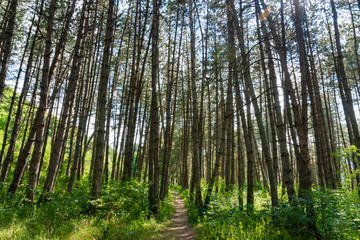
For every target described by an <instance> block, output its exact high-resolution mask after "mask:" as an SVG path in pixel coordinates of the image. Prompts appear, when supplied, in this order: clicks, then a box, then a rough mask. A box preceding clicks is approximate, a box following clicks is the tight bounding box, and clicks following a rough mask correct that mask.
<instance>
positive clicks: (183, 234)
mask: <svg viewBox="0 0 360 240" xmlns="http://www.w3.org/2000/svg"><path fill="white" fill-rule="evenodd" d="M174 207H175V214H174V216H173V217H172V219H171V220H172V222H173V224H172V226H171V227H169V228H168V229H167V230H165V231H164V233H163V237H164V238H163V239H176V240H180V239H181V240H182V239H186V240H188V239H195V232H194V230H193V228H192V227H191V226H190V224H189V218H188V216H187V210H186V207H185V205H184V201H183V200H182V199H181V198H180V197H179V194H178V193H177V192H176V193H175V206H174Z"/></svg>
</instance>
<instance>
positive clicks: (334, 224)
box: [180, 180, 360, 239]
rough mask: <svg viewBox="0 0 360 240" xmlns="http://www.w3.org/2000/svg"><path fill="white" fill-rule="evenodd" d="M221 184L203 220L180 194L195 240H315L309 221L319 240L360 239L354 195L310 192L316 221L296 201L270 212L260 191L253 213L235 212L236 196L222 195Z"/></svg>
mask: <svg viewBox="0 0 360 240" xmlns="http://www.w3.org/2000/svg"><path fill="white" fill-rule="evenodd" d="M223 184H224V183H223V181H221V180H220V181H219V183H218V186H220V187H219V188H218V192H214V193H213V195H212V197H211V202H210V204H209V206H208V209H207V212H206V213H205V214H204V215H203V216H200V215H199V212H198V210H197V209H196V206H195V204H194V203H193V202H191V201H190V200H189V197H188V196H189V192H188V190H180V195H181V197H183V198H185V203H186V206H187V208H188V215H189V218H190V221H191V222H192V224H194V225H195V226H196V227H197V232H198V238H199V239H315V238H316V236H315V233H314V232H313V231H310V230H309V228H308V224H309V223H310V222H311V221H314V222H316V226H317V230H318V234H319V237H320V238H323V239H360V238H359V236H360V219H359V216H360V208H359V207H358V205H359V204H358V201H359V198H358V196H357V192H356V191H339V190H338V191H333V190H332V191H331V190H327V189H326V190H324V191H321V190H319V189H314V191H313V193H312V194H313V200H312V201H313V202H312V204H313V205H314V208H315V216H316V218H311V217H309V216H308V215H307V211H306V206H307V205H308V204H309V202H306V201H304V200H299V201H297V202H296V203H294V204H292V205H290V204H289V203H287V202H285V201H283V202H281V203H280V205H279V207H276V208H273V207H271V206H270V205H269V198H268V194H264V191H265V190H263V189H262V190H261V191H257V192H256V193H255V204H254V210H253V211H246V210H242V209H239V206H238V196H239V192H238V191H237V190H236V189H233V191H231V192H225V191H222V187H221V186H222V185H223ZM245 199H246V198H245Z"/></svg>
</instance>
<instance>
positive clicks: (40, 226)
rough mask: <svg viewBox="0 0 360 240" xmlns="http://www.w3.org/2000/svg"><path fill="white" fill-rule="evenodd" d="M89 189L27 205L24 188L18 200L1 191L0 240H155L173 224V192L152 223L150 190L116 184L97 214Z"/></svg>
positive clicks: (132, 184) (99, 202)
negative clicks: (91, 211)
mask: <svg viewBox="0 0 360 240" xmlns="http://www.w3.org/2000/svg"><path fill="white" fill-rule="evenodd" d="M89 185H90V184H88V183H82V185H81V186H78V187H77V188H76V189H74V192H73V193H72V194H71V195H70V194H68V193H66V192H65V191H64V189H57V190H56V191H55V192H54V194H52V196H51V199H50V201H47V202H44V203H41V204H23V202H22V198H21V197H20V196H22V194H21V193H22V191H24V189H20V191H19V193H18V194H17V195H16V196H15V198H9V197H7V196H6V192H5V190H4V188H3V189H1V198H0V199H4V200H3V201H2V202H1V204H0V239H151V238H153V239H156V236H157V235H159V234H160V232H161V231H162V230H163V229H164V228H166V227H167V226H169V224H170V223H169V219H170V217H171V216H172V214H173V211H174V210H173V206H172V205H171V202H172V199H173V195H172V194H171V193H170V195H169V196H168V197H167V198H166V199H165V200H164V201H163V202H162V203H161V205H160V212H159V216H158V217H157V218H150V219H148V217H147V216H148V201H147V186H146V185H145V184H143V183H139V182H137V181H131V182H125V183H123V182H111V183H109V185H107V186H104V188H103V189H102V195H101V197H100V198H99V200H97V201H96V204H97V212H96V214H91V213H90V211H89V203H90V202H91V198H90V196H89V192H90V191H89V190H90V189H89V188H90V186H89ZM93 203H94V202H93Z"/></svg>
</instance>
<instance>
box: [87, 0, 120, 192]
mask: <svg viewBox="0 0 360 240" xmlns="http://www.w3.org/2000/svg"><path fill="white" fill-rule="evenodd" d="M114 5H115V0H109V6H108V12H107V21H106V32H105V44H104V53H103V59H102V65H101V75H100V82H99V90H98V99H97V106H96V121H97V123H98V125H97V129H96V131H97V136H96V151H95V154H96V155H95V159H94V174H93V179H92V188H91V196H92V197H93V198H94V199H96V198H98V197H99V196H100V192H101V183H102V174H103V165H104V153H105V120H106V119H105V118H106V97H107V85H108V82H109V77H110V61H111V59H110V56H111V50H110V48H111V44H112V42H113V35H114V20H113V19H114Z"/></svg>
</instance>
